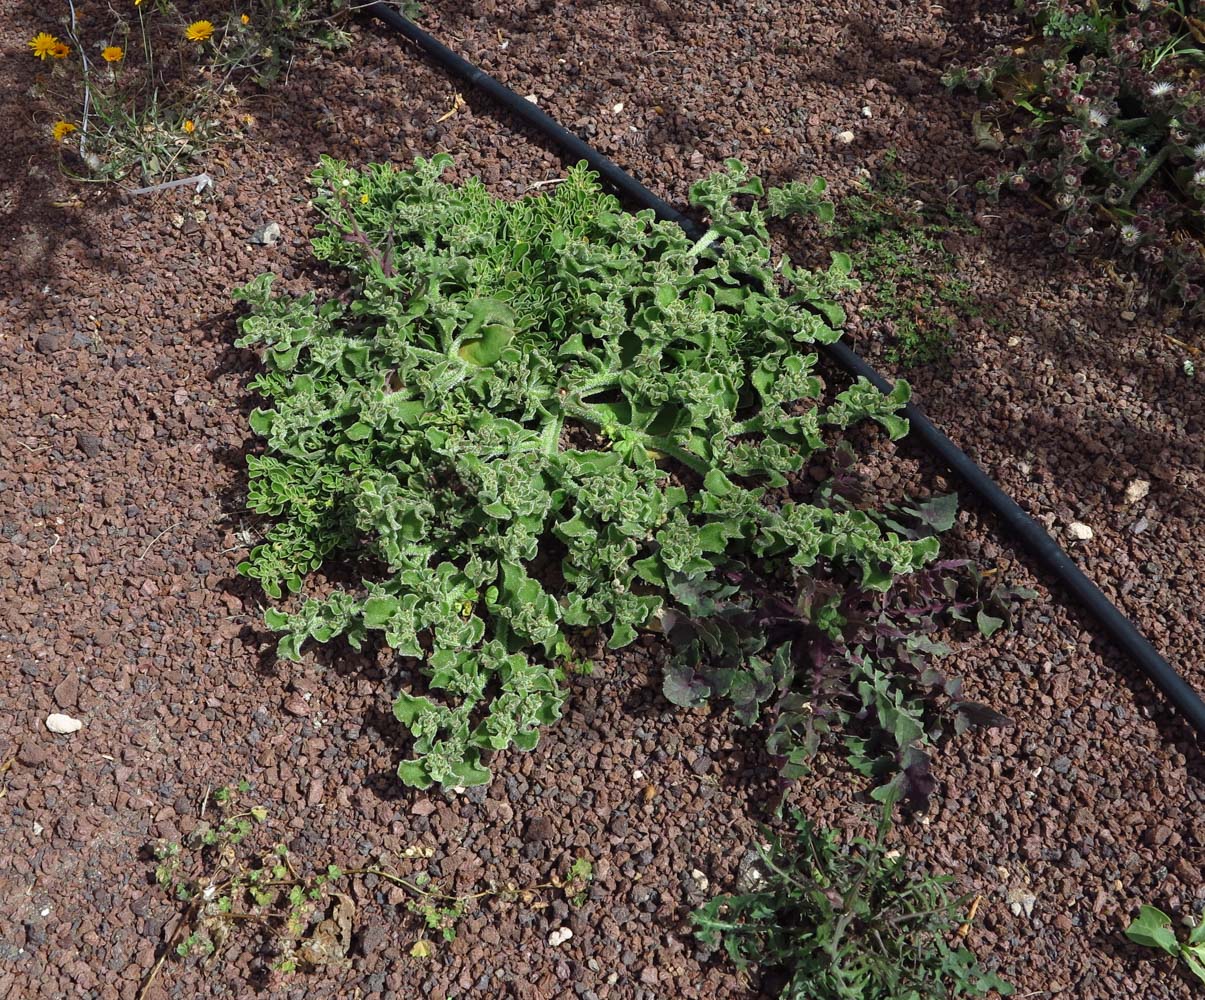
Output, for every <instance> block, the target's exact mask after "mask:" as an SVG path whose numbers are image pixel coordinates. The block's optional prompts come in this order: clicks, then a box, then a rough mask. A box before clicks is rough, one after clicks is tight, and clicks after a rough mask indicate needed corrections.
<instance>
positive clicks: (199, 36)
mask: <svg viewBox="0 0 1205 1000" xmlns="http://www.w3.org/2000/svg"><path fill="white" fill-rule="evenodd" d="M184 37H185V38H187V39H188V40H189V41H190V42H205V41H208V40H209V39H210V38H212V37H213V22H212V21H193V23H192V24H190V25H189V26H188V27H187V28H185V29H184Z"/></svg>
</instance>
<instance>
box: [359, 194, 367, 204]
mask: <svg viewBox="0 0 1205 1000" xmlns="http://www.w3.org/2000/svg"><path fill="white" fill-rule="evenodd" d="M360 204H361V205H367V204H368V195H366V194H362V195H360Z"/></svg>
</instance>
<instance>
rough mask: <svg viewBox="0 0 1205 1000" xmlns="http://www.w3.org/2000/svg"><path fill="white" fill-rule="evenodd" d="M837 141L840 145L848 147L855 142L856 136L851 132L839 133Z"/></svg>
mask: <svg viewBox="0 0 1205 1000" xmlns="http://www.w3.org/2000/svg"><path fill="white" fill-rule="evenodd" d="M837 141H838V142H839V143H841V145H842V146H848V145H849V144H850V143H851V142H853V141H854V134H853V133H852V132H849V131H846V132H838V133H837Z"/></svg>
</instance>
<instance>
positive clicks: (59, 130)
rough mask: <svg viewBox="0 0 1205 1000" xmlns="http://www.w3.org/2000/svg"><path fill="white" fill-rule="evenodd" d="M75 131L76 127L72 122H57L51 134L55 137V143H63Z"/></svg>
mask: <svg viewBox="0 0 1205 1000" xmlns="http://www.w3.org/2000/svg"><path fill="white" fill-rule="evenodd" d="M74 131H75V126H74V125H72V124H71V122H64V121H57V122H55V123H54V127H53V128H52V129H51V130H50V133H51V135H53V136H54V141H55V142H62V141H63V140H64V139H66V138H67V136H69V135H70V134H71V133H72V132H74Z"/></svg>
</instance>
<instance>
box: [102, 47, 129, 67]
mask: <svg viewBox="0 0 1205 1000" xmlns="http://www.w3.org/2000/svg"><path fill="white" fill-rule="evenodd" d="M100 57H101V58H102V59H103V60H104V61H105V62H107V63H115V62H121V60H122V59H124V58H125V52H124V51H123V50H122V48H121V46H120V45H106V46H105V47H104V48H103V49H102V50H101V53H100Z"/></svg>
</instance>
